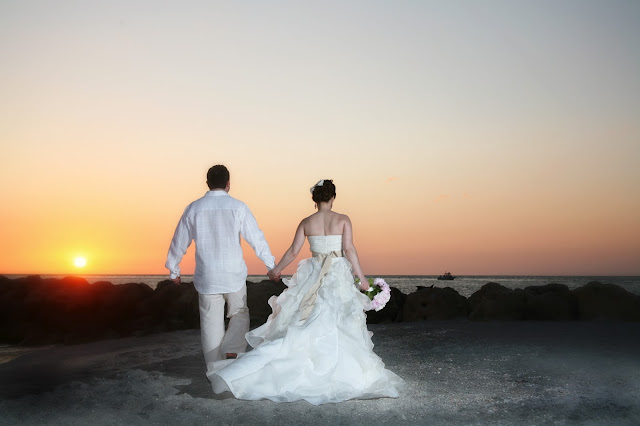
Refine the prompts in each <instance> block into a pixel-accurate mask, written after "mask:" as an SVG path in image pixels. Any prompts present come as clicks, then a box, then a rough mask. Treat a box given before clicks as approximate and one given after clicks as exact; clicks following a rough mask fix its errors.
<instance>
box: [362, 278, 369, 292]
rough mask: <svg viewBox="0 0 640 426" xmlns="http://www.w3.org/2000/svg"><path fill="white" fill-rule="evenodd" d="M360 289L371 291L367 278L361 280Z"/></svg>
mask: <svg viewBox="0 0 640 426" xmlns="http://www.w3.org/2000/svg"><path fill="white" fill-rule="evenodd" d="M360 289H361V290H364V291H367V290H369V281H368V280H367V279H366V278H365V279H362V278H361V279H360Z"/></svg>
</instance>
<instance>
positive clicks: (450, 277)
mask: <svg viewBox="0 0 640 426" xmlns="http://www.w3.org/2000/svg"><path fill="white" fill-rule="evenodd" d="M438 279H439V280H455V279H456V277H454V276H453V275H451V272H445V273H444V274H442V275H440V276H439V277H438Z"/></svg>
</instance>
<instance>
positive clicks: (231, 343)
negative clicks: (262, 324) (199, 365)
mask: <svg viewBox="0 0 640 426" xmlns="http://www.w3.org/2000/svg"><path fill="white" fill-rule="evenodd" d="M198 299H199V304H200V338H201V340H202V352H203V353H204V361H205V362H206V364H207V371H211V369H212V364H213V363H214V362H215V361H219V360H221V359H224V355H225V353H242V352H246V349H247V341H246V340H245V337H244V335H245V334H246V333H248V332H249V308H248V307H247V286H246V285H244V286H242V288H241V289H240V290H238V291H236V292H235V293H224V294H199V297H198ZM225 302H226V305H227V318H229V327H228V329H227V331H226V332H225V330H224V305H225Z"/></svg>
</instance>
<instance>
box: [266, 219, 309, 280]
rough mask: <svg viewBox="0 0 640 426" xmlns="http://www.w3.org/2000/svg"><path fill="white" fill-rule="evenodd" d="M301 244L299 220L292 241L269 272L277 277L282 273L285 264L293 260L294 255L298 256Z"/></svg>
mask: <svg viewBox="0 0 640 426" xmlns="http://www.w3.org/2000/svg"><path fill="white" fill-rule="evenodd" d="M303 244H304V226H303V224H302V222H300V225H298V229H296V235H295V236H294V237H293V243H291V247H289V248H288V249H287V251H285V252H284V254H283V255H282V259H280V262H278V264H277V265H276V267H275V268H273V269H272V270H271V272H273V274H274V275H276V276H278V277H279V276H280V274H281V273H282V270H283V269H284V268H286V267H287V265H289V264H290V263H291V262H293V261H294V260H295V258H296V257H298V253H300V249H301V248H302V245H303Z"/></svg>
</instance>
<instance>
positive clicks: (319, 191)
mask: <svg viewBox="0 0 640 426" xmlns="http://www.w3.org/2000/svg"><path fill="white" fill-rule="evenodd" d="M335 196H336V186H335V185H334V184H333V181H332V180H331V179H323V180H321V181H319V182H318V183H316V184H315V185H313V186H312V187H311V199H313V201H315V202H316V203H326V202H327V201H329V200H330V199H331V198H332V197H335Z"/></svg>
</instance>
